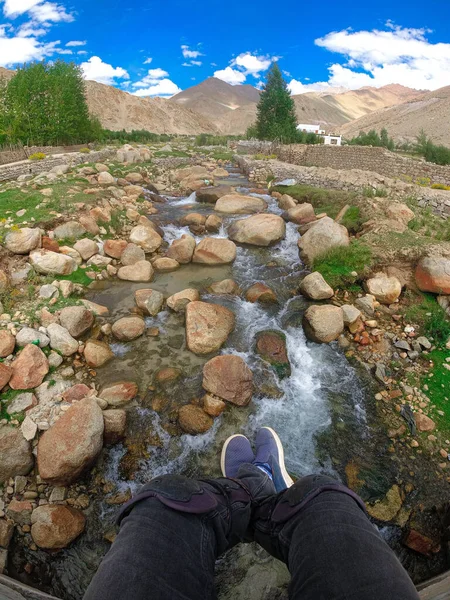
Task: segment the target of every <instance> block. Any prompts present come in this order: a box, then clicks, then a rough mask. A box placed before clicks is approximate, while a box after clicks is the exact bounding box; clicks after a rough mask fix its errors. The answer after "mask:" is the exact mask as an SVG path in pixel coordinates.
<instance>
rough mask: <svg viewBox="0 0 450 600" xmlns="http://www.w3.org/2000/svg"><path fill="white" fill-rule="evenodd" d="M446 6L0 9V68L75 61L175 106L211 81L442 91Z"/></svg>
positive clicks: (156, 4)
mask: <svg viewBox="0 0 450 600" xmlns="http://www.w3.org/2000/svg"><path fill="white" fill-rule="evenodd" d="M449 22H450V1H449V0H429V1H428V2H423V0H421V1H420V2H419V1H418V0H394V1H393V0H390V1H387V0H382V1H378V2H377V1H376V0H374V1H373V2H372V3H370V4H368V3H367V2H360V3H356V2H354V1H352V2H350V1H348V0H341V1H340V2H338V1H336V0H323V1H322V2H320V3H318V2H316V3H314V2H299V0H284V1H281V2H279V3H274V2H273V1H270V2H269V1H268V0H259V1H258V2H254V1H249V0H244V1H243V2H240V3H227V4H226V3H224V2H223V0H220V1H219V0H208V1H206V0H195V1H192V0H184V1H181V0H165V1H161V0H157V1H151V2H150V1H146V0H143V1H140V0H126V1H124V0H120V1H119V0H108V1H105V0H55V1H54V2H53V1H50V0H0V66H5V67H8V68H13V67H15V66H17V65H19V64H22V63H23V62H26V61H30V60H41V59H47V60H54V59H56V58H63V59H64V60H74V61H76V62H77V63H79V64H80V65H81V66H82V68H83V70H84V73H85V76H86V78H88V79H95V80H97V81H100V82H102V83H107V84H110V85H116V86H117V87H120V88H121V89H124V90H127V91H129V92H130V93H134V94H136V95H139V96H156V95H160V96H165V97H168V96H171V95H173V94H174V93H176V92H177V91H179V90H181V89H185V88H187V87H190V86H191V85H195V84H196V83H199V82H200V81H202V80H203V79H205V78H207V77H211V76H214V75H215V76H216V77H219V78H221V79H224V80H225V81H228V82H229V83H232V84H234V85H239V84H241V83H249V84H251V85H255V86H258V85H261V81H263V80H264V76H265V74H266V72H267V69H268V68H269V67H270V65H271V63H272V61H273V60H278V61H279V65H280V67H281V69H282V70H283V71H284V73H285V77H286V79H287V81H288V82H289V85H290V87H291V90H292V92H293V93H302V92H306V91H311V90H317V89H318V90H322V89H325V90H326V89H327V88H329V87H346V88H353V89H356V88H359V87H362V86H364V85H375V86H381V85H386V84H388V83H401V84H403V85H407V86H410V87H415V88H418V89H436V88H439V87H443V86H445V85H450V27H449V26H448V24H449Z"/></svg>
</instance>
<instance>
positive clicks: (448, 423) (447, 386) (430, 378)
mask: <svg viewBox="0 0 450 600" xmlns="http://www.w3.org/2000/svg"><path fill="white" fill-rule="evenodd" d="M449 356H450V352H449V351H448V350H433V351H432V352H430V354H429V355H428V357H427V358H429V360H430V361H432V363H433V367H432V369H431V370H430V371H429V372H428V373H427V375H425V376H424V377H423V378H422V381H421V383H422V387H423V386H424V385H427V387H428V390H425V394H426V395H427V396H428V397H429V398H430V400H431V402H432V403H433V404H434V405H435V406H436V409H437V410H441V411H442V412H444V414H445V416H444V417H443V421H444V422H443V423H441V428H444V429H446V430H449V429H450V371H449V370H448V369H446V368H445V366H444V365H449V366H450V363H449V362H447V360H446V359H447V358H448V357H449Z"/></svg>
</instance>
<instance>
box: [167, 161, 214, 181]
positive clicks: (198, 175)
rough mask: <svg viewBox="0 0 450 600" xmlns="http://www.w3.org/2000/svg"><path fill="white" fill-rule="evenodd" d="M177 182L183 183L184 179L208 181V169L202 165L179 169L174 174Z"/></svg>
mask: <svg viewBox="0 0 450 600" xmlns="http://www.w3.org/2000/svg"><path fill="white" fill-rule="evenodd" d="M174 177H175V180H176V181H180V182H181V181H183V179H208V177H209V174H208V171H207V169H206V167H202V166H200V165H194V166H193V167H183V168H181V169H177V171H175V173H174Z"/></svg>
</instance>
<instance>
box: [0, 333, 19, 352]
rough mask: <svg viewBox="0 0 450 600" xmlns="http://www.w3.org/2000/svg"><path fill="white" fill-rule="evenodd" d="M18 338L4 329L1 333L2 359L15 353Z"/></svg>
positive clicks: (0, 350)
mask: <svg viewBox="0 0 450 600" xmlns="http://www.w3.org/2000/svg"><path fill="white" fill-rule="evenodd" d="M15 345H16V338H15V337H14V336H13V334H12V333H11V332H10V331H7V330H6V329H3V330H2V331H0V358H6V357H7V356H9V355H10V354H12V353H13V352H14V347H15Z"/></svg>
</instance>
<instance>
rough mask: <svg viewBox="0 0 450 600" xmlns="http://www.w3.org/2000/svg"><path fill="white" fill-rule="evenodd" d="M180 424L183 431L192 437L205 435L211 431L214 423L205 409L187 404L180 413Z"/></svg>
mask: <svg viewBox="0 0 450 600" xmlns="http://www.w3.org/2000/svg"><path fill="white" fill-rule="evenodd" d="M178 422H179V424H180V427H181V429H182V430H183V431H184V432H185V433H189V434H190V435H198V434H199V433H205V432H206V431H208V429H211V427H212V426H213V423H214V421H213V420H212V418H211V417H210V416H209V415H208V414H206V412H205V411H204V410H203V409H201V408H200V407H199V406H194V405H193V404H186V405H185V406H182V407H181V408H180V410H179V411H178Z"/></svg>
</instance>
